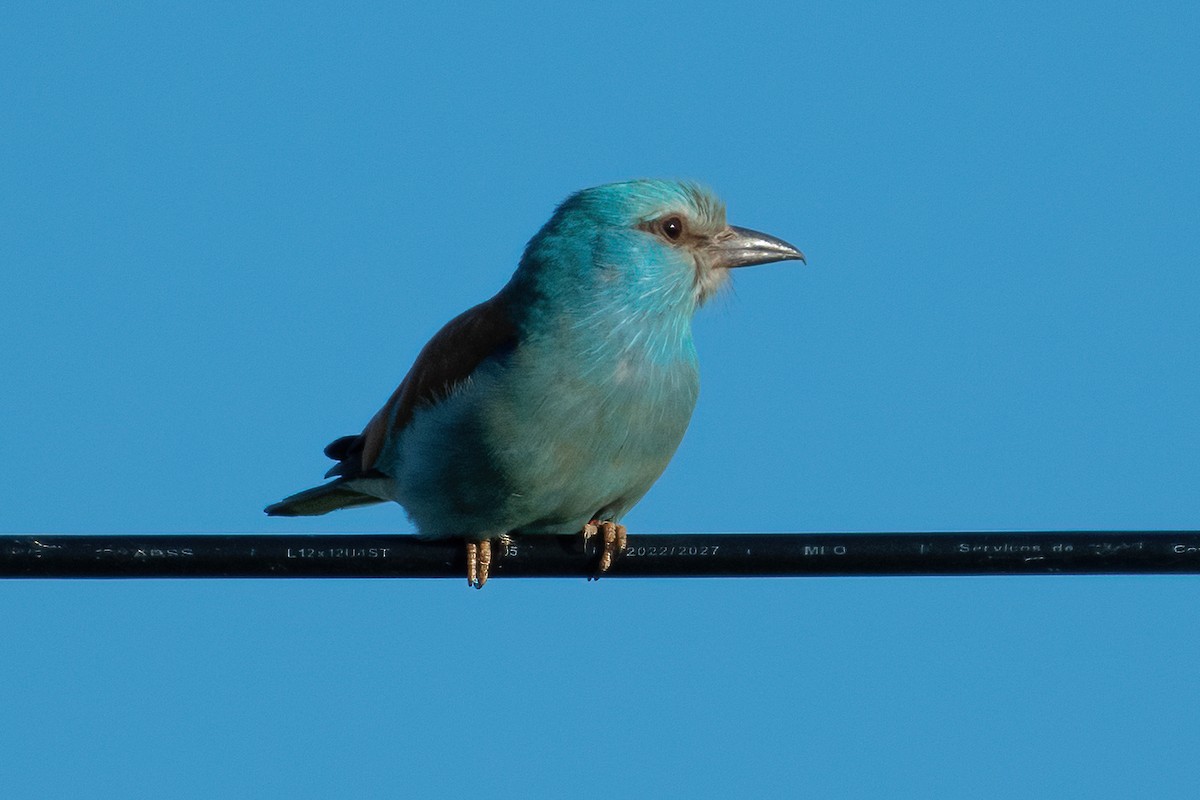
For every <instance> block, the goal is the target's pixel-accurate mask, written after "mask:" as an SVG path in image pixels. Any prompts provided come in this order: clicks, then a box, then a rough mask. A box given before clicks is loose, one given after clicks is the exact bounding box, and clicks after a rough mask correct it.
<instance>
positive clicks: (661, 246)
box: [518, 180, 804, 310]
mask: <svg viewBox="0 0 1200 800" xmlns="http://www.w3.org/2000/svg"><path fill="white" fill-rule="evenodd" d="M788 260H800V261H803V260H804V254H803V253H801V252H800V251H799V250H797V249H796V248H795V247H793V246H792V245H790V244H788V243H787V242H785V241H783V240H782V239H777V238H775V237H774V236H769V235H767V234H765V233H759V232H758V231H753V230H750V229H748V228H739V227H737V226H734V225H729V224H728V223H726V221H725V206H724V204H722V203H721V201H720V200H718V199H717V198H716V197H715V196H714V195H713V194H712V193H711V192H709V191H708V190H707V189H704V188H702V187H700V186H698V185H696V184H693V183H688V182H680V181H668V180H636V181H627V182H624V183H609V184H605V185H603V186H597V187H595V188H592V189H584V190H583V191H580V192H576V193H575V194H573V195H571V196H570V197H569V198H567V200H566V201H564V202H563V204H562V205H560V206H559V207H558V209H557V210H556V211H555V212H554V216H553V217H551V219H550V221H549V222H547V223H546V225H545V226H544V227H543V228H542V230H541V231H539V232H538V234H537V235H536V236H535V237H534V238H533V239H532V240H531V241H530V243H529V246H528V248H527V249H526V251H525V257H524V258H523V259H522V272H526V273H528V272H536V273H539V278H540V280H539V283H545V282H547V281H548V282H550V283H551V284H553V285H554V287H555V289H558V290H562V289H566V288H567V287H568V286H569V287H570V288H572V289H575V290H578V289H582V290H584V291H585V292H589V293H601V294H603V295H605V296H609V297H613V298H620V299H622V300H624V301H625V302H632V303H641V304H643V305H654V306H658V307H662V308H666V307H676V306H682V307H684V308H686V309H688V310H691V309H695V308H696V307H697V306H699V305H701V304H703V303H704V302H705V301H706V300H707V299H708V298H709V297H711V296H712V295H713V294H714V293H715V292H716V291H717V290H718V289H720V287H721V286H722V285H723V284H724V283H725V282H726V281H727V280H728V278H729V270H730V269H733V268H735V267H748V266H751V265H754V264H767V263H770V262H773V261H788ZM518 274H520V273H518ZM572 293H574V292H572Z"/></svg>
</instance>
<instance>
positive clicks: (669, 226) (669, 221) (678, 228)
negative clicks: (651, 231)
mask: <svg viewBox="0 0 1200 800" xmlns="http://www.w3.org/2000/svg"><path fill="white" fill-rule="evenodd" d="M662 234H663V236H665V237H667V238H668V239H670V240H671V241H672V242H677V241H679V237H680V236H682V235H683V220H681V219H680V218H679V217H667V218H666V219H664V220H663V221H662Z"/></svg>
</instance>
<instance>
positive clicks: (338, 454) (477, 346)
mask: <svg viewBox="0 0 1200 800" xmlns="http://www.w3.org/2000/svg"><path fill="white" fill-rule="evenodd" d="M516 343H517V329H516V325H515V324H514V323H513V320H512V315H511V314H510V313H509V309H508V305H507V303H506V301H505V298H504V297H503V295H502V294H500V295H496V296H495V297H493V298H492V299H491V300H488V301H486V302H483V303H480V304H479V305H477V306H475V307H474V308H471V309H469V310H467V311H464V312H463V313H462V314H459V315H458V316H457V317H455V318H454V319H452V320H450V322H448V323H446V325H445V327H443V328H442V329H441V330H440V331H438V332H437V333H436V334H435V335H434V337H433V338H432V339H430V340H429V343H428V344H426V345H425V347H424V348H422V350H421V353H420V354H419V355H418V356H417V360H416V361H415V362H414V363H413V365H412V369H410V370H409V371H408V375H406V376H405V377H404V380H403V381H402V382H401V383H400V386H399V387H398V388H397V389H396V391H395V392H393V393H392V396H391V397H390V398H389V399H388V401H387V403H385V404H384V406H383V408H381V409H379V411H378V413H376V414H375V416H374V417H372V418H371V421H370V422H368V423H367V427H366V428H364V429H363V432H362V433H361V434H359V435H358V436H343V437H342V438H341V439H336V440H334V441H333V442H330V443H329V445H328V446H327V447H326V448H325V455H327V456H329V457H330V458H333V459H337V460H338V461H340V462H341V463H340V464H338V465H336V466H335V467H334V468H333V469H331V470H329V473H328V474H327V475H326V477H329V476H332V475H343V476H345V477H354V476H357V475H361V474H363V473H365V472H368V471H369V470H371V469H373V468H374V466H375V461H376V459H378V458H379V453H380V451H382V450H383V444H384V442H385V441H386V440H387V437H388V436H389V435H390V434H391V433H393V432H395V431H400V430H403V428H404V426H405V425H407V424H408V422H409V420H410V419H412V415H413V412H414V411H415V410H416V409H417V408H418V407H420V406H421V405H424V404H432V403H436V402H437V401H438V400H439V399H441V398H442V397H445V396H446V395H447V394H449V393H450V391H451V390H452V389H453V388H454V387H455V386H457V385H458V384H459V383H461V382H462V381H464V380H466V379H467V378H468V377H470V375H471V373H472V372H474V371H475V368H476V367H478V366H479V364H480V363H481V362H483V361H484V359H487V358H489V357H492V356H499V355H502V354H504V353H506V352H508V351H511V350H512V349H513V348H514V347H515V346H516Z"/></svg>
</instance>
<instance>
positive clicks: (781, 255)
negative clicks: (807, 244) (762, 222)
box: [708, 225, 808, 269]
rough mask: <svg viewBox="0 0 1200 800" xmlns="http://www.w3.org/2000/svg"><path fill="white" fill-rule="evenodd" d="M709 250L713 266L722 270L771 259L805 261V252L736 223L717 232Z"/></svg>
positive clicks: (747, 265)
mask: <svg viewBox="0 0 1200 800" xmlns="http://www.w3.org/2000/svg"><path fill="white" fill-rule="evenodd" d="M708 250H709V252H710V253H711V254H712V261H711V262H710V263H711V264H712V266H714V267H724V268H725V269H733V268H734V267H752V266H754V265H755V264H770V263H771V262H772V261H804V253H801V252H800V251H799V250H797V249H796V248H795V247H793V246H792V245H790V244H788V243H787V242H785V241H784V240H783V239H776V238H775V237H774V236H771V235H769V234H766V233H759V232H758V231H752V230H750V229H749V228H739V227H738V226H737V225H730V226H729V227H728V228H726V229H725V230H724V231H722V232H721V233H719V234H717V235H716V236H715V237H714V238H713V241H712V244H710V245H709V247H708ZM804 263H806V264H807V263H808V262H807V261H804Z"/></svg>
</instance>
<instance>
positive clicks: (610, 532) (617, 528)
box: [583, 520, 626, 581]
mask: <svg viewBox="0 0 1200 800" xmlns="http://www.w3.org/2000/svg"><path fill="white" fill-rule="evenodd" d="M593 536H601V537H603V538H602V539H601V541H602V542H603V544H604V549H603V550H602V551H601V552H600V563H599V565H598V566H597V567H596V573H595V574H594V575H592V576H591V577H590V578H588V580H589V581H594V580H599V578H600V576H601V575H603V574H604V573H606V572H608V569H609V567H611V566H612V565H613V561H615V560H616V559H617V558H618V557H619V556H620V555H621V554H622V553H624V552H625V547H626V534H625V526H624V525H618V524H617V523H615V522H612V521H611V520H610V521H605V522H598V521H597V520H592V521H591V522H589V523H588V524H586V525H584V526H583V549H584V550H585V551H586V550H587V546H588V542H589V541H591V538H592V537H593Z"/></svg>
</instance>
